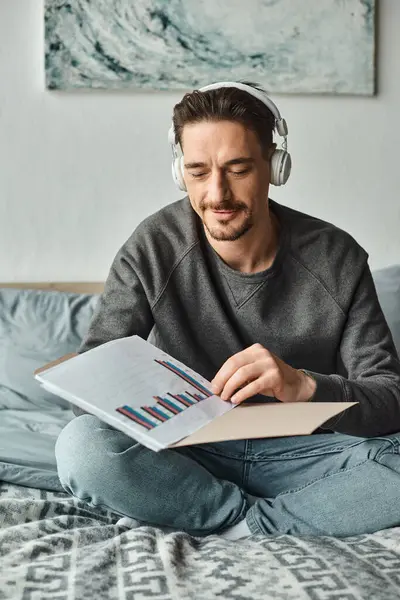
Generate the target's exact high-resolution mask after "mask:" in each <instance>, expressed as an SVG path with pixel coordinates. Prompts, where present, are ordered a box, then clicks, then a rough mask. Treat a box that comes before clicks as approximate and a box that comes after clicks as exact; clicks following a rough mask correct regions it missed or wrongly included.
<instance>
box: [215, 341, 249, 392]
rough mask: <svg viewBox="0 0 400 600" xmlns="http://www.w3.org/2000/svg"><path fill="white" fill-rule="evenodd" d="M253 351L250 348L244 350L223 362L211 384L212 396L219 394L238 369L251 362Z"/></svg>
mask: <svg viewBox="0 0 400 600" xmlns="http://www.w3.org/2000/svg"><path fill="white" fill-rule="evenodd" d="M253 354H254V349H253V347H252V346H250V348H246V349H245V350H242V351H241V352H238V353H237V354H234V355H233V356H231V357H230V358H228V360H227V361H225V362H224V364H223V365H222V367H221V368H220V370H219V371H218V373H217V374H216V375H215V377H214V379H213V380H212V382H211V387H212V391H213V392H214V394H220V392H222V390H223V389H224V387H225V385H226V383H227V381H228V380H229V379H230V378H231V377H232V375H234V373H235V372H236V371H238V369H240V368H241V367H243V366H245V365H247V364H249V363H251V362H253V361H252V356H253Z"/></svg>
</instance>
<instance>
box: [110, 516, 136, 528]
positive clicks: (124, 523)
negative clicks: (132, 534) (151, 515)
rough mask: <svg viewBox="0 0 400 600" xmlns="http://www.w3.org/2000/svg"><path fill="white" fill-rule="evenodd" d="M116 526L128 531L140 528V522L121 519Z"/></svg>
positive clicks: (127, 518) (128, 518)
mask: <svg viewBox="0 0 400 600" xmlns="http://www.w3.org/2000/svg"><path fill="white" fill-rule="evenodd" d="M116 525H118V527H126V529H136V528H137V527H140V523H139V521H136V519H131V517H121V519H118V521H117V522H116Z"/></svg>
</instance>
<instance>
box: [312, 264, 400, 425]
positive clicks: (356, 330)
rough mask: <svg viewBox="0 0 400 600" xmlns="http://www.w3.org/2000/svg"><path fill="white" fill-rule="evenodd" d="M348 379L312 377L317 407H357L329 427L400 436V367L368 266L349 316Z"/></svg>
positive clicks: (343, 348) (344, 344)
mask: <svg viewBox="0 0 400 600" xmlns="http://www.w3.org/2000/svg"><path fill="white" fill-rule="evenodd" d="M340 358H341V361H342V363H343V365H344V367H345V370H346V372H347V377H342V376H340V375H336V374H333V375H321V374H318V373H312V372H310V374H311V375H312V376H313V377H314V378H315V379H316V381H317V390H316V393H315V396H314V397H313V401H315V402H357V403H358V404H356V405H355V406H353V407H351V408H349V409H348V410H346V411H344V412H343V413H341V414H340V415H338V416H337V417H334V418H333V419H331V420H330V421H327V423H325V424H324V426H323V428H325V429H330V430H334V431H336V432H340V433H345V434H348V435H354V436H360V437H374V436H380V435H387V434H390V433H395V432H399V431H400V362H399V358H398V355H397V352H396V349H395V346H394V342H393V339H392V336H391V333H390V330H389V327H388V325H387V323H386V320H385V317H384V315H383V312H382V309H381V307H380V304H379V300H378V297H377V293H376V290H375V285H374V282H373V279H372V275H371V271H370V269H369V266H368V264H366V265H365V267H364V270H363V272H362V275H361V277H360V280H359V283H358V286H357V288H356V291H355V294H354V297H353V301H352V303H351V305H350V309H349V311H348V314H347V321H346V325H345V328H344V330H343V335H342V339H341V344H340Z"/></svg>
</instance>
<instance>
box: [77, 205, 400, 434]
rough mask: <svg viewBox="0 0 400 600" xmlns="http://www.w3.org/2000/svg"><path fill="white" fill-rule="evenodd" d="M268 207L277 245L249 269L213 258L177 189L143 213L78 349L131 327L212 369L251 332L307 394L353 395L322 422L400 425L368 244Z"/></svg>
mask: <svg viewBox="0 0 400 600" xmlns="http://www.w3.org/2000/svg"><path fill="white" fill-rule="evenodd" d="M270 207H271V210H272V211H273V212H274V213H275V214H276V216H277V217H278V219H279V221H280V224H281V232H280V240H279V249H278V252H277V255H276V258H275V260H274V263H273V265H272V266H271V267H270V268H269V269H267V270H266V271H263V272H259V273H253V274H245V273H241V272H238V271H236V270H234V269H232V268H230V267H229V266H228V265H227V264H226V263H224V262H223V261H222V260H221V258H220V257H219V256H218V254H217V253H216V252H215V251H214V250H213V248H212V247H211V246H210V244H209V243H208V241H207V239H206V237H205V235H204V230H203V226H202V223H201V221H200V219H199V217H198V216H197V215H196V213H195V212H194V211H193V209H192V208H191V205H190V202H189V200H188V199H187V198H184V199H183V200H180V201H178V202H175V203H173V204H170V205H168V206H166V207H165V208H163V209H162V210H160V211H158V212H156V213H155V214H153V215H151V216H150V217H148V218H147V219H145V220H144V221H143V222H142V223H141V224H140V225H139V226H138V227H137V229H136V230H135V231H134V233H133V234H132V235H131V236H130V238H129V239H128V240H127V241H126V242H125V243H124V244H123V246H122V247H121V249H120V250H119V252H118V253H117V255H116V257H115V259H114V261H113V263H112V266H111V269H110V272H109V275H108V278H107V281H106V284H105V289H104V292H103V294H102V295H101V297H100V299H99V302H98V305H97V308H96V311H95V314H94V316H93V319H92V321H91V324H90V327H89V330H88V333H87V336H86V338H85V340H84V341H83V343H82V345H81V347H80V348H79V352H84V351H86V350H89V349H91V348H94V347H95V346H97V345H99V344H103V343H104V342H107V341H109V340H112V339H115V338H119V337H124V336H130V335H134V334H136V335H139V336H141V337H142V338H144V339H148V341H149V342H151V343H152V344H154V345H155V346H157V347H159V348H160V349H162V350H164V351H165V352H167V353H168V354H170V355H172V356H173V357H174V358H176V359H178V360H180V361H182V362H183V363H185V364H186V365H188V366H189V367H191V368H193V369H194V370H196V371H197V372H198V373H200V374H201V375H203V376H204V377H206V378H207V379H209V380H211V379H212V378H213V377H214V375H215V374H216V372H217V371H218V370H219V369H220V367H221V366H222V365H223V363H224V362H225V361H226V360H227V359H228V358H229V357H230V356H232V355H233V354H235V353H237V352H240V351H241V350H243V349H244V348H247V347H248V346H250V345H251V344H254V343H256V342H259V343H261V344H262V345H263V346H265V347H266V348H268V349H269V350H271V351H272V352H274V353H275V354H276V355H277V356H279V357H280V358H281V359H282V360H284V361H285V362H286V363H288V364H289V365H291V366H292V367H294V368H301V369H306V370H308V371H309V372H310V373H311V374H312V375H313V376H314V377H315V379H316V381H317V391H316V394H315V396H314V400H315V401H317V402H341V401H347V402H358V404H357V405H355V406H354V407H352V408H350V409H348V410H347V411H345V412H343V413H342V414H341V415H339V416H338V417H334V418H333V419H331V421H328V423H326V424H325V426H324V427H325V429H327V430H333V431H338V432H342V433H346V434H351V435H356V436H377V435H384V434H388V433H392V432H398V431H400V362H399V359H398V356H397V354H396V350H395V348H394V344H393V340H392V337H391V334H390V331H389V329H388V326H387V323H386V320H385V318H384V316H383V314H382V310H381V307H380V305H379V302H378V299H377V296H376V291H375V287H374V283H373V280H372V277H371V273H370V269H369V267H368V262H367V259H368V255H367V253H366V252H365V251H364V250H363V249H362V248H361V247H360V246H359V245H358V244H357V242H356V241H355V240H354V239H353V238H352V237H351V236H350V235H349V234H347V233H346V232H344V231H342V230H341V229H339V228H337V227H335V226H333V225H331V224H329V223H326V222H324V221H321V220H319V219H316V218H314V217H311V216H309V215H306V214H302V213H300V212H297V211H295V210H292V209H290V208H287V207H284V206H282V205H280V204H278V203H277V202H274V201H272V200H270ZM262 398H263V397H257V398H256V397H253V400H254V399H255V400H257V401H259V400H260V399H262ZM264 399H265V398H264Z"/></svg>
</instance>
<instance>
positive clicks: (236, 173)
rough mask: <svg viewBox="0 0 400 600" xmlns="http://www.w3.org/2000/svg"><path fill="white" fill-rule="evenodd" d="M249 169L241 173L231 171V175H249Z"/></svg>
mask: <svg viewBox="0 0 400 600" xmlns="http://www.w3.org/2000/svg"><path fill="white" fill-rule="evenodd" d="M249 171H250V169H242V171H232V173H233V174H234V175H245V174H246V173H249Z"/></svg>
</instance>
